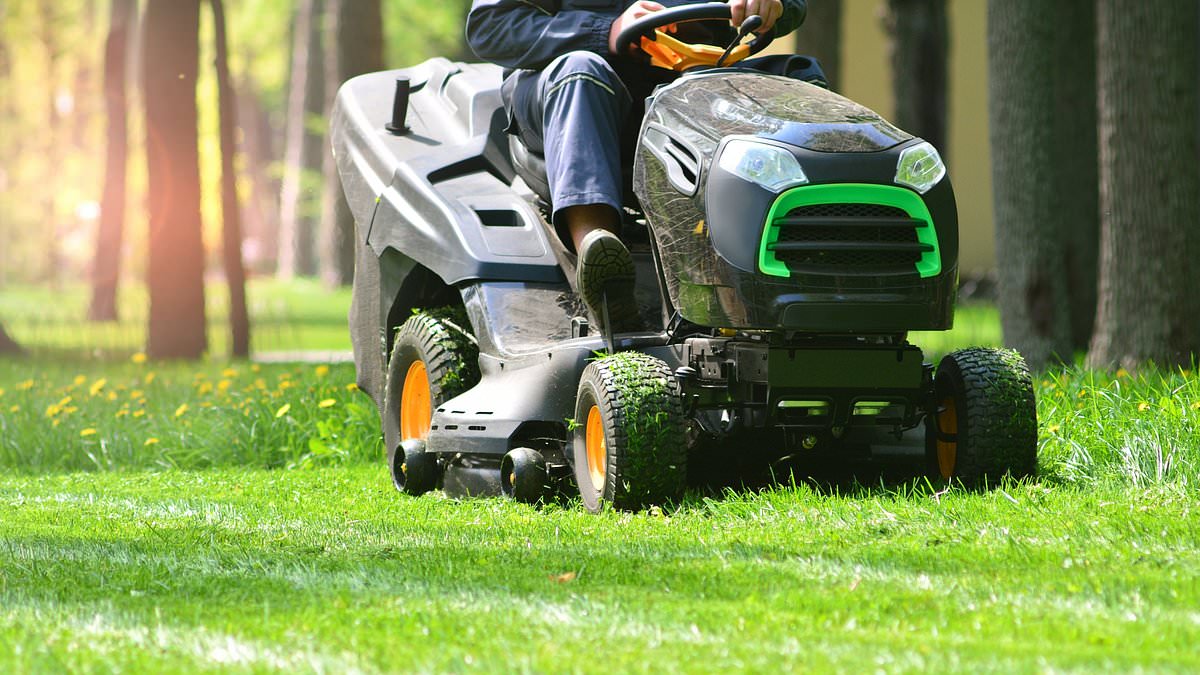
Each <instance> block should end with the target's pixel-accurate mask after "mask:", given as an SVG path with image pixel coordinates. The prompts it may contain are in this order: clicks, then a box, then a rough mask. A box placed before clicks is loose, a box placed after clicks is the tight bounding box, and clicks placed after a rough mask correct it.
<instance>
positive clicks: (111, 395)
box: [104, 391, 117, 401]
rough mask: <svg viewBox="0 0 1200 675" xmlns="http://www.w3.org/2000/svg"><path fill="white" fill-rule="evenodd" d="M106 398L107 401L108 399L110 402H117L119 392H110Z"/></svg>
mask: <svg viewBox="0 0 1200 675" xmlns="http://www.w3.org/2000/svg"><path fill="white" fill-rule="evenodd" d="M104 398H106V399H108V400H110V401H115V400H117V392H115V391H110V392H108V394H107V395H105V397H104Z"/></svg>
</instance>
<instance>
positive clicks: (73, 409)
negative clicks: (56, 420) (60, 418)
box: [63, 405, 79, 415]
mask: <svg viewBox="0 0 1200 675" xmlns="http://www.w3.org/2000/svg"><path fill="white" fill-rule="evenodd" d="M73 412H79V408H76V407H75V406H73V405H69V406H67V407H65V408H63V414H64V415H70V414H71V413H73Z"/></svg>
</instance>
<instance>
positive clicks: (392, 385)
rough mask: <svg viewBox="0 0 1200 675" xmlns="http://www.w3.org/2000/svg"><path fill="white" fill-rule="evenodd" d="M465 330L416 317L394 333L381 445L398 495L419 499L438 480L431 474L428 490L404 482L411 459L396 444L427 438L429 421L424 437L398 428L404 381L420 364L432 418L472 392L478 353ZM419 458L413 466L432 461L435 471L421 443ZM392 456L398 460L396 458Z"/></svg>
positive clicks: (424, 484) (459, 323) (448, 322)
mask: <svg viewBox="0 0 1200 675" xmlns="http://www.w3.org/2000/svg"><path fill="white" fill-rule="evenodd" d="M447 314H448V312H447ZM466 326H467V323H466V321H465V319H463V320H460V321H454V320H451V319H447V318H439V317H438V316H434V315H433V314H427V313H420V314H414V315H412V316H411V317H409V319H408V321H405V322H404V325H403V326H401V327H400V330H398V331H397V332H396V341H395V345H394V346H393V347H392V357H391V359H389V361H388V377H387V389H386V391H385V394H384V404H383V405H384V414H383V439H384V444H385V447H387V453H388V457H387V459H388V467H389V469H390V470H391V473H392V482H393V483H394V484H395V485H396V488H397V489H399V490H401V491H403V492H406V493H408V494H422V493H423V492H427V491H429V490H431V489H434V488H435V487H437V483H438V482H439V481H440V479H441V475H440V471H436V470H434V471H433V474H434V477H433V481H432V484H430V482H429V481H428V480H420V481H416V480H409V479H406V477H405V475H404V468H405V467H406V466H408V465H412V466H413V467H414V468H415V467H416V466H417V464H414V462H413V461H410V460H412V458H411V457H410V458H406V457H405V456H404V453H403V452H400V453H398V450H399V448H400V444H401V443H402V442H404V441H406V440H423V439H424V436H425V434H427V433H428V420H425V425H424V426H425V432H424V433H419V432H414V431H413V430H412V429H411V428H410V429H408V430H407V433H406V430H405V429H404V427H403V424H402V420H401V417H402V410H404V406H405V401H404V385H405V381H406V379H407V378H408V377H409V375H410V369H412V368H413V367H414V364H417V363H418V362H419V363H420V364H422V365H423V366H424V375H425V377H426V379H427V381H428V401H429V407H430V411H431V414H432V410H436V409H437V407H438V406H439V405H441V404H442V403H445V402H446V401H448V400H450V399H452V398H454V397H455V396H457V395H459V394H461V393H462V392H464V391H466V390H467V389H470V388H471V387H473V386H475V384H476V383H477V382H478V381H479V350H478V348H477V347H476V346H475V343H474V342H472V341H471V338H470V336H469V335H467V334H466V333H465V331H466ZM410 403H411V402H410ZM410 411H411V408H410ZM421 453H422V455H424V457H427V458H428V459H427V460H426V459H421V460H415V461H418V462H430V461H432V462H433V464H434V466H435V467H436V459H435V458H434V457H433V456H432V455H426V454H425V453H424V443H422V444H421ZM397 454H399V455H400V456H399V458H397ZM398 459H399V461H397V460H398ZM421 469H422V470H425V469H428V467H427V466H425V465H424V464H422V465H421ZM426 474H428V471H426Z"/></svg>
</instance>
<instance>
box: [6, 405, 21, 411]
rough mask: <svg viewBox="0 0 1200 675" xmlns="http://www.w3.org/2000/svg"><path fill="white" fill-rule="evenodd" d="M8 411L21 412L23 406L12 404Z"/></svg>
mask: <svg viewBox="0 0 1200 675" xmlns="http://www.w3.org/2000/svg"><path fill="white" fill-rule="evenodd" d="M8 412H10V413H16V412H21V406H19V405H14V406H12V407H11V408H9V409H8Z"/></svg>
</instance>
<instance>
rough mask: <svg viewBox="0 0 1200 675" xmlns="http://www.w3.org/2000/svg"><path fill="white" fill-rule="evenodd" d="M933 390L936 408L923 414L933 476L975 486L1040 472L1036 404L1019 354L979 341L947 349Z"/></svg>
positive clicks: (927, 453) (1028, 377) (1026, 367)
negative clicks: (958, 348)
mask: <svg viewBox="0 0 1200 675" xmlns="http://www.w3.org/2000/svg"><path fill="white" fill-rule="evenodd" d="M934 392H935V399H936V403H935V405H936V409H935V410H933V411H931V413H930V414H929V415H928V416H927V417H926V420H925V423H926V425H927V426H926V430H927V434H926V437H927V439H928V441H927V444H926V457H927V460H928V463H929V469H930V474H931V476H933V477H934V478H941V479H945V480H957V481H961V482H962V483H963V484H964V485H967V486H971V487H976V486H984V485H987V486H994V485H996V484H997V483H998V482H999V481H1000V479H1001V478H1003V477H1004V476H1005V475H1009V476H1011V477H1013V478H1016V479H1021V478H1027V477H1030V476H1033V475H1035V474H1036V473H1037V404H1036V401H1035V399H1034V393H1033V378H1032V377H1031V376H1030V374H1029V367H1028V366H1027V365H1025V360H1024V359H1023V358H1021V355H1020V354H1018V353H1017V352H1015V351H1012V350H1008V349H986V348H981V347H976V348H972V349H963V350H960V351H956V352H953V353H951V354H948V355H947V356H946V357H945V358H943V359H942V362H941V364H939V365H938V369H937V375H936V377H935V378H934Z"/></svg>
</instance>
